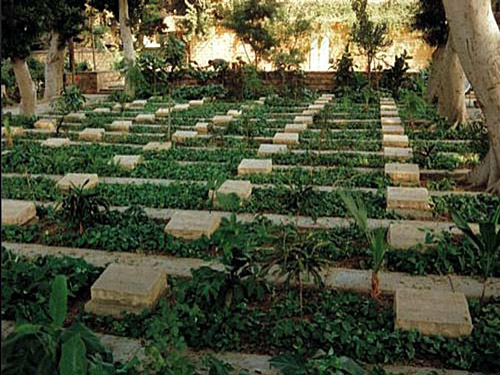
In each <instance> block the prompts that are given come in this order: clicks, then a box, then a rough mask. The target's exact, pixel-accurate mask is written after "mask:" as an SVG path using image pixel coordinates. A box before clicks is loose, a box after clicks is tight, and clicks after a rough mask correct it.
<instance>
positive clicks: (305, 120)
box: [293, 116, 314, 125]
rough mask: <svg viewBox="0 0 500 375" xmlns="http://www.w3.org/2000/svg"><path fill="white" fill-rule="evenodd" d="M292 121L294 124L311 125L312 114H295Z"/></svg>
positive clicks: (312, 120)
mask: <svg viewBox="0 0 500 375" xmlns="http://www.w3.org/2000/svg"><path fill="white" fill-rule="evenodd" d="M293 122H294V123H296V124H306V125H312V124H313V122H314V118H313V116H295V118H294V119H293Z"/></svg>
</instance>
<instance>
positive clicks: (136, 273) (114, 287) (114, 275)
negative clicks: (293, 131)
mask: <svg viewBox="0 0 500 375" xmlns="http://www.w3.org/2000/svg"><path fill="white" fill-rule="evenodd" d="M166 290H167V275H166V273H165V271H163V270H161V269H158V268H153V267H148V266H144V265H141V266H129V265H124V264H117V263H112V264H110V265H109V266H108V267H107V268H106V270H104V272H103V273H102V274H101V276H99V278H98V279H97V280H96V282H95V283H94V285H92V287H91V289H90V293H91V298H92V299H91V300H90V301H89V302H88V303H87V304H86V305H85V311H86V312H91V313H94V314H99V315H113V316H119V315H120V314H121V313H122V312H126V313H133V314H137V313H139V312H141V311H142V310H144V309H145V308H152V307H154V306H155V305H156V303H157V301H158V299H159V298H160V296H161V295H162V294H163V293H164V292H165V291H166Z"/></svg>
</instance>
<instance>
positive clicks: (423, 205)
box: [387, 186, 432, 218]
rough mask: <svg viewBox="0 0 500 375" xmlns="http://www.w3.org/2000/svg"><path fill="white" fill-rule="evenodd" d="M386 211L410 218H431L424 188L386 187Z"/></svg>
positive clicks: (427, 194)
mask: <svg viewBox="0 0 500 375" xmlns="http://www.w3.org/2000/svg"><path fill="white" fill-rule="evenodd" d="M387 209H388V210H393V211H394V212H396V213H398V214H400V215H402V216H405V217H412V218H428V217H430V216H432V212H431V207H430V205H429V192H428V191H427V189H426V188H412V187H394V186H389V187H387Z"/></svg>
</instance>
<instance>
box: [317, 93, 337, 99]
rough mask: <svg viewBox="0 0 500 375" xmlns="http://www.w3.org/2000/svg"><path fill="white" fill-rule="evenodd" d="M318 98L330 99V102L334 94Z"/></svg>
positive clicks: (322, 95)
mask: <svg viewBox="0 0 500 375" xmlns="http://www.w3.org/2000/svg"><path fill="white" fill-rule="evenodd" d="M320 97H321V98H323V99H330V100H332V99H333V98H335V94H321V96H320Z"/></svg>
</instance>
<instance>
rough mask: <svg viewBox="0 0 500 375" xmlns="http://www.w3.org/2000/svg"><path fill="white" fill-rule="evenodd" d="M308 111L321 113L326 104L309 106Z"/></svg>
mask: <svg viewBox="0 0 500 375" xmlns="http://www.w3.org/2000/svg"><path fill="white" fill-rule="evenodd" d="M308 109H313V110H318V111H321V110H323V109H325V105H324V104H309V107H308Z"/></svg>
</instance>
